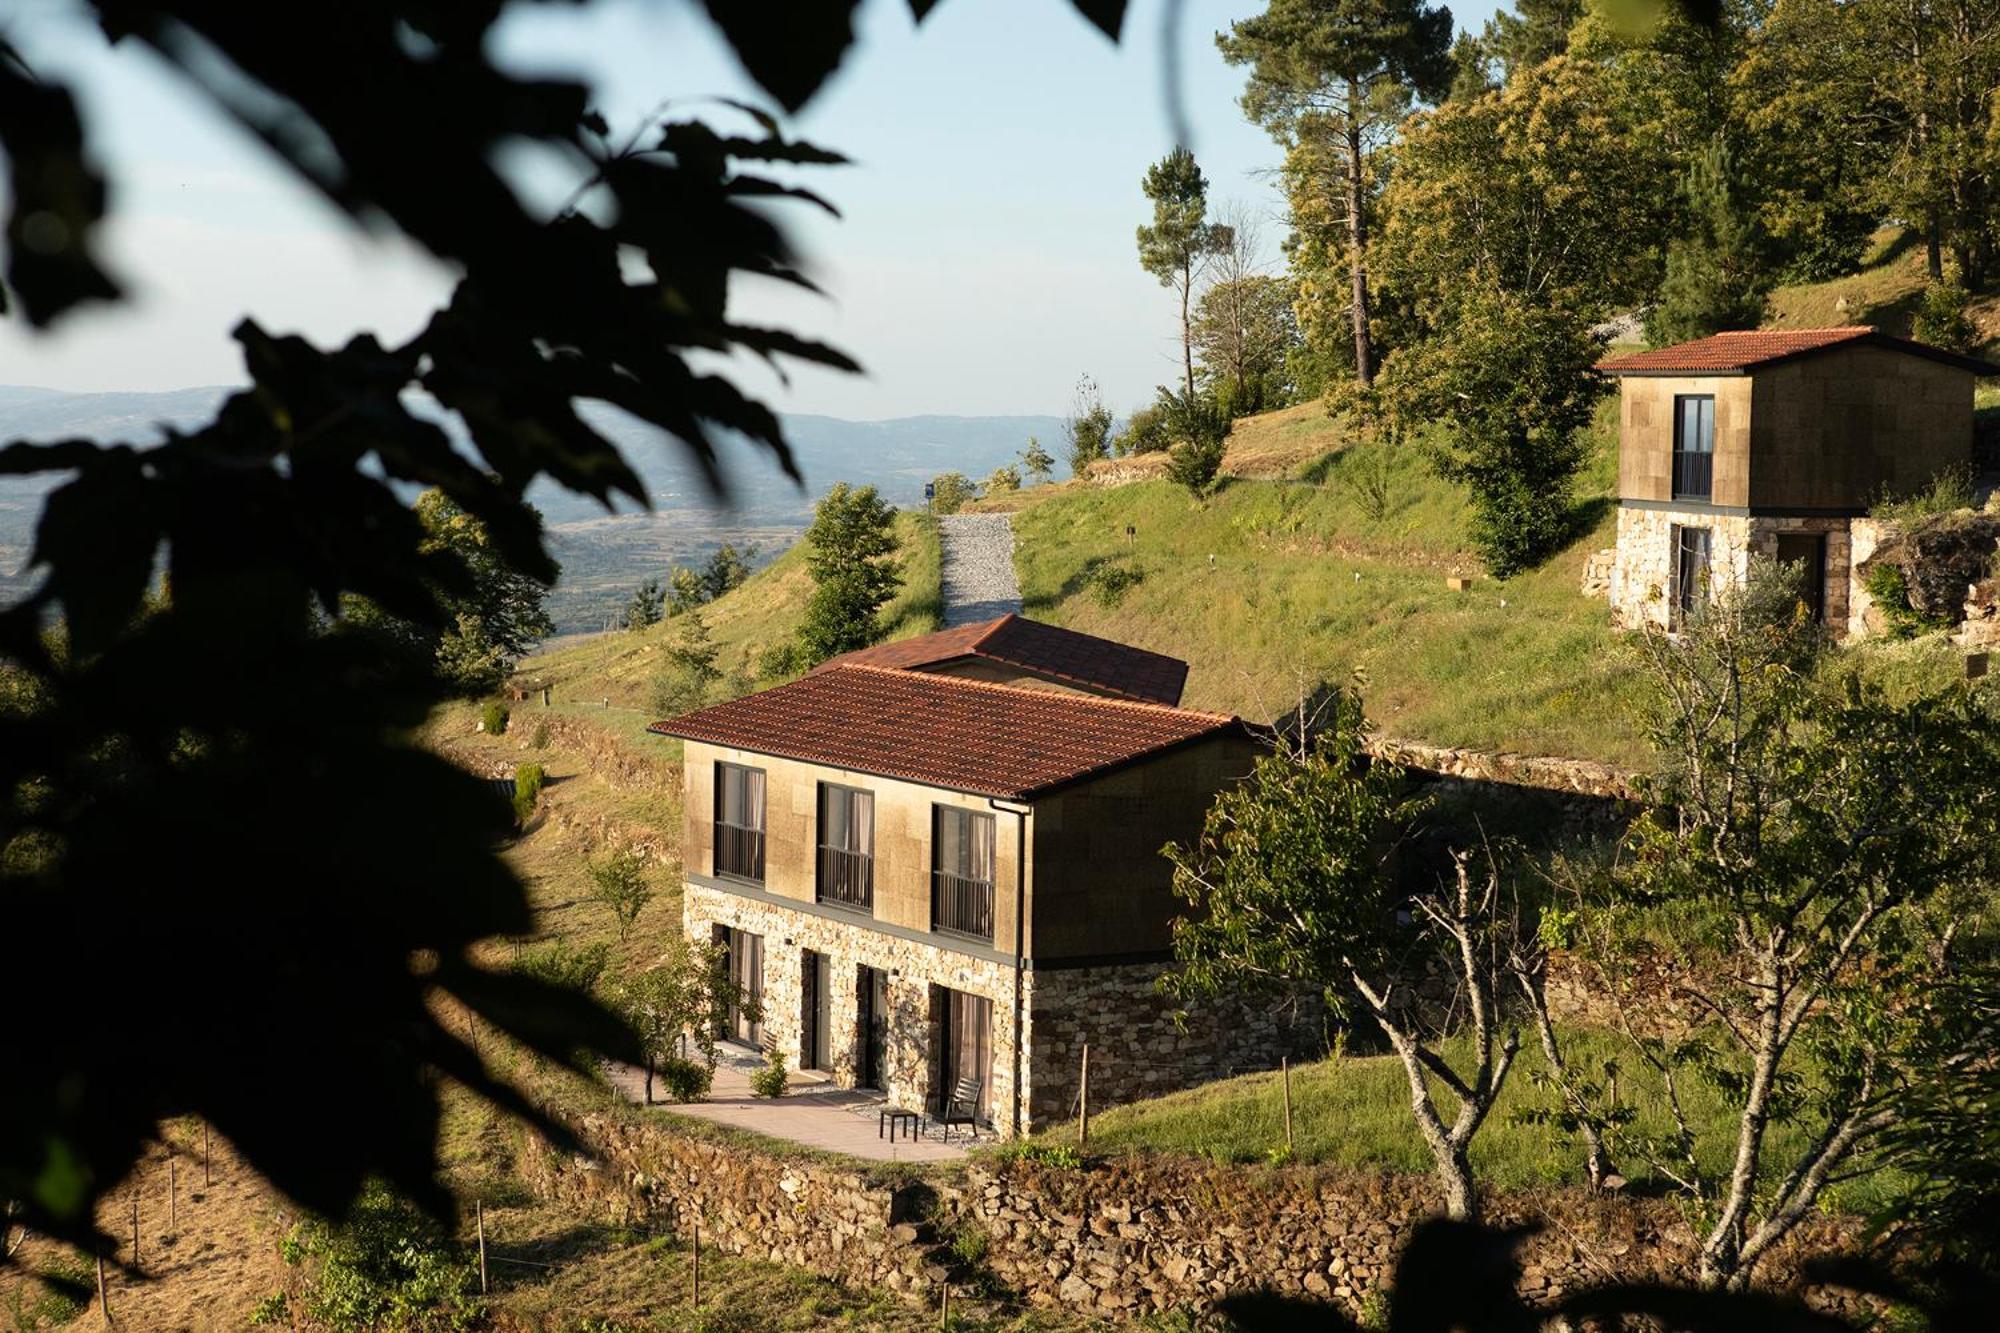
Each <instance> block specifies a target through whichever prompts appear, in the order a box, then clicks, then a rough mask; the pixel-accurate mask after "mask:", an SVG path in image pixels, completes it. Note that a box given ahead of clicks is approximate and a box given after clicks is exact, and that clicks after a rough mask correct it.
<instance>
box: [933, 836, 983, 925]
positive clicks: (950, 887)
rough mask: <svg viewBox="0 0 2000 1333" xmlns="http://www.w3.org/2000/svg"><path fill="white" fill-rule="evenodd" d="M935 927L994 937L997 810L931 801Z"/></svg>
mask: <svg viewBox="0 0 2000 1333" xmlns="http://www.w3.org/2000/svg"><path fill="white" fill-rule="evenodd" d="M931 929H932V930H939V931H944V932H946V933H948V934H952V935H966V936H970V937H972V938H974V939H980V940H985V941H988V942H989V943H990V942H991V941H992V939H993V816H992V815H989V814H982V813H980V812H978V811H975V810H961V809H959V808H958V807H956V806H950V805H937V806H932V807H931Z"/></svg>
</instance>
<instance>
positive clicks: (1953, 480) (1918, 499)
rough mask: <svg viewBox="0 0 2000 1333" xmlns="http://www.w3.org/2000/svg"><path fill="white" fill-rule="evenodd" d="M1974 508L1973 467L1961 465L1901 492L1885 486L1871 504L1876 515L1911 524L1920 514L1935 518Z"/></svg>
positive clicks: (1869, 508)
mask: <svg viewBox="0 0 2000 1333" xmlns="http://www.w3.org/2000/svg"><path fill="white" fill-rule="evenodd" d="M1970 508H1972V469H1971V468H1970V467H1961V468H1946V469H1944V470H1943V471H1942V472H1939V473H1938V474H1937V475H1936V476H1935V477H1932V478H1931V480H1930V484H1929V485H1927V486H1921V487H1918V488H1917V489H1916V490H1914V491H1909V492H1906V493H1903V494H1900V495H1899V494H1896V493H1895V492H1893V491H1890V490H1888V489H1887V488H1884V489H1883V491H1882V494H1881V495H1880V496H1878V497H1877V498H1876V500H1875V503H1874V504H1872V505H1870V506H1869V507H1868V512H1869V514H1870V515H1872V516H1873V517H1875V518H1881V519H1887V520H1889V521H1890V522H1892V523H1904V524H1907V523H1913V522H1915V521H1916V520H1917V519H1920V518H1933V517H1935V516H1937V515H1939V514H1949V513H1952V512H1953V511H1955V510H1959V509H1970Z"/></svg>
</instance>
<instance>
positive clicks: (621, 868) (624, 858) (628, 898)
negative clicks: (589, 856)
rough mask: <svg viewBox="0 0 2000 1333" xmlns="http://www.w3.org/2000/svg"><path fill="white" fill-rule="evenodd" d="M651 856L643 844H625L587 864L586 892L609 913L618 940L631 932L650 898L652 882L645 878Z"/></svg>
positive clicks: (651, 897)
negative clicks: (641, 845) (600, 858)
mask: <svg viewBox="0 0 2000 1333" xmlns="http://www.w3.org/2000/svg"><path fill="white" fill-rule="evenodd" d="M651 859H652V858H651V857H649V856H648V855H647V854H646V851H645V849H644V848H643V847H639V846H637V845H629V846H625V847H620V848H617V849H616V850H614V851H612V852H610V853H608V854H607V855H606V856H605V857H604V858H603V859H602V860H599V861H592V862H591V863H590V865H589V870H590V892H589V894H587V895H586V896H587V897H589V899H590V900H591V901H592V902H594V903H598V904H600V905H601V906H602V907H603V908H604V910H606V911H607V912H609V913H611V920H612V923H613V924H614V925H615V926H616V927H617V930H618V938H619V939H621V940H622V939H624V938H625V937H626V936H627V935H629V934H630V933H631V931H632V926H633V924H634V923H635V922H637V921H638V919H639V913H641V912H643V911H645V910H646V904H647V903H649V902H651V901H652V900H653V886H652V885H651V884H650V883H648V882H647V880H648V875H647V865H648V862H649V861H650V860H651Z"/></svg>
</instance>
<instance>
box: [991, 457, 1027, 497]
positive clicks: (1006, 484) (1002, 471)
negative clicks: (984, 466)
mask: <svg viewBox="0 0 2000 1333" xmlns="http://www.w3.org/2000/svg"><path fill="white" fill-rule="evenodd" d="M1020 489H1021V469H1019V468H1017V467H1013V466H1010V465H1009V464H1006V463H1002V464H1001V465H1000V466H999V467H996V468H994V469H993V471H992V473H991V474H990V475H988V476H987V478H986V493H987V494H988V495H1005V494H1007V493H1008V492H1009V491H1018V490H1020Z"/></svg>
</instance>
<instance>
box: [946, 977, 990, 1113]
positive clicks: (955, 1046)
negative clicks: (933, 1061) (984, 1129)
mask: <svg viewBox="0 0 2000 1333" xmlns="http://www.w3.org/2000/svg"><path fill="white" fill-rule="evenodd" d="M940 992H941V993H940V996H939V998H940V1001H941V1002H940V1003H939V1005H938V1063H937V1070H938V1076H939V1077H938V1083H937V1093H936V1101H937V1105H938V1112H939V1114H943V1113H944V1111H945V1110H946V1109H948V1108H947V1106H946V1103H947V1102H948V1101H949V1100H950V1099H951V1096H952V1094H953V1092H955V1091H956V1090H957V1088H958V1086H959V1084H961V1083H963V1082H965V1081H967V1080H970V1081H972V1082H975V1083H977V1084H978V1085H979V1097H978V1102H977V1106H978V1115H979V1120H980V1123H981V1124H991V1123H992V1122H993V1001H991V1000H989V999H987V998H986V997H985V996H983V995H968V994H967V993H966V992H964V991H956V990H948V989H944V988H942V987H940Z"/></svg>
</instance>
